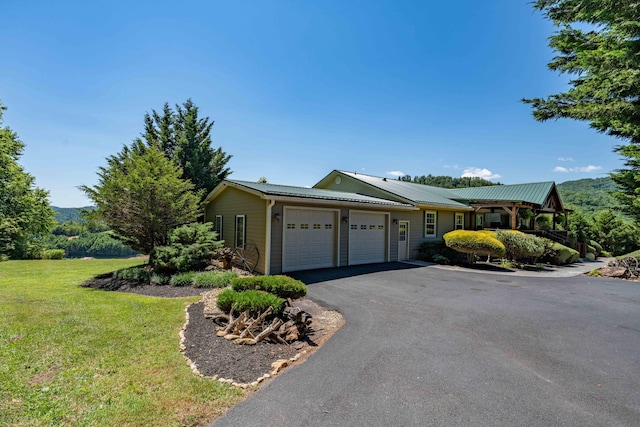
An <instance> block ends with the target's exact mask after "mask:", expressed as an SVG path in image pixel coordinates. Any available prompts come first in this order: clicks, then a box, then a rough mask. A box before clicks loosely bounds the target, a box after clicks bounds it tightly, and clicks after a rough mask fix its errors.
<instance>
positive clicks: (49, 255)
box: [42, 249, 64, 259]
mask: <svg viewBox="0 0 640 427" xmlns="http://www.w3.org/2000/svg"><path fill="white" fill-rule="evenodd" d="M62 258H64V249H47V250H44V251H42V259H62Z"/></svg>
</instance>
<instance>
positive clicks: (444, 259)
mask: <svg viewBox="0 0 640 427" xmlns="http://www.w3.org/2000/svg"><path fill="white" fill-rule="evenodd" d="M433 262H435V263H436V264H444V265H448V264H451V261H449V258H447V257H446V256H444V255H440V254H435V255H434V256H433Z"/></svg>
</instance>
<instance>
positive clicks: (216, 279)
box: [193, 271, 238, 288]
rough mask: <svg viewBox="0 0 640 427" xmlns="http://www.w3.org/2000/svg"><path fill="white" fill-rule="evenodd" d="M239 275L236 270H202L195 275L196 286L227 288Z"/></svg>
mask: <svg viewBox="0 0 640 427" xmlns="http://www.w3.org/2000/svg"><path fill="white" fill-rule="evenodd" d="M236 277H238V273H236V272H235V271H202V272H199V273H196V274H195V276H194V277H193V286H194V287H196V288H226V287H227V286H229V285H231V282H232V281H233V279H235V278H236Z"/></svg>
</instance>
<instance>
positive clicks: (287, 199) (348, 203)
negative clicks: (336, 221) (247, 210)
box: [262, 194, 419, 211]
mask: <svg viewBox="0 0 640 427" xmlns="http://www.w3.org/2000/svg"><path fill="white" fill-rule="evenodd" d="M262 198H263V199H265V200H273V201H274V202H289V203H305V204H313V205H332V206H355V207H367V208H369V209H371V208H377V209H385V210H397V211H417V210H419V208H418V207H417V206H410V205H388V204H384V203H367V202H355V201H353V202H352V201H348V200H335V199H314V198H309V197H290V196H274V195H268V194H265V195H263V196H262Z"/></svg>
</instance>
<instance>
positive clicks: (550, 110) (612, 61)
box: [523, 0, 640, 221]
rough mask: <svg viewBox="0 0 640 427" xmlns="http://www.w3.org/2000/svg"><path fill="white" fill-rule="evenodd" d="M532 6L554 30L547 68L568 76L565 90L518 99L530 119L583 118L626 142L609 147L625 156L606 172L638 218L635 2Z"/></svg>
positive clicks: (639, 17) (582, 0)
mask: <svg viewBox="0 0 640 427" xmlns="http://www.w3.org/2000/svg"><path fill="white" fill-rule="evenodd" d="M534 8H535V9H537V10H539V11H541V12H542V13H543V14H544V16H545V17H546V18H548V19H550V20H551V21H552V22H553V23H554V25H555V26H556V27H558V28H559V31H558V32H557V33H555V34H554V35H552V36H551V37H550V43H549V45H550V46H551V48H553V49H554V50H555V51H556V53H557V56H556V57H555V58H553V60H552V61H551V62H550V63H549V64H548V67H549V69H551V70H552V71H558V72H560V73H561V74H562V73H566V74H569V75H572V76H574V78H573V79H572V80H571V81H570V82H569V86H570V88H569V90H567V91H566V92H563V93H558V94H554V95H551V96H549V97H548V98H533V99H523V101H524V102H526V103H529V104H531V105H532V106H533V116H534V118H535V119H536V120H539V121H545V120H549V119H558V118H571V119H575V120H583V121H586V122H589V124H590V126H591V127H592V128H594V129H596V130H597V131H599V132H602V133H605V134H607V135H611V136H614V137H616V138H620V139H621V140H623V141H625V142H626V143H627V145H620V146H617V147H616V148H615V149H614V151H615V152H617V153H619V154H620V155H621V156H622V157H623V158H624V159H626V163H625V168H623V169H620V170H618V171H616V172H615V173H612V174H611V177H612V179H613V180H614V181H615V182H616V183H617V184H618V186H619V187H620V192H618V193H614V196H615V197H616V198H617V199H618V200H619V201H620V203H622V204H623V209H624V210H625V211H626V212H627V213H628V214H630V215H632V216H633V217H635V219H636V220H638V221H640V2H638V1H636V0H598V1H594V0H538V1H536V2H534Z"/></svg>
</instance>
